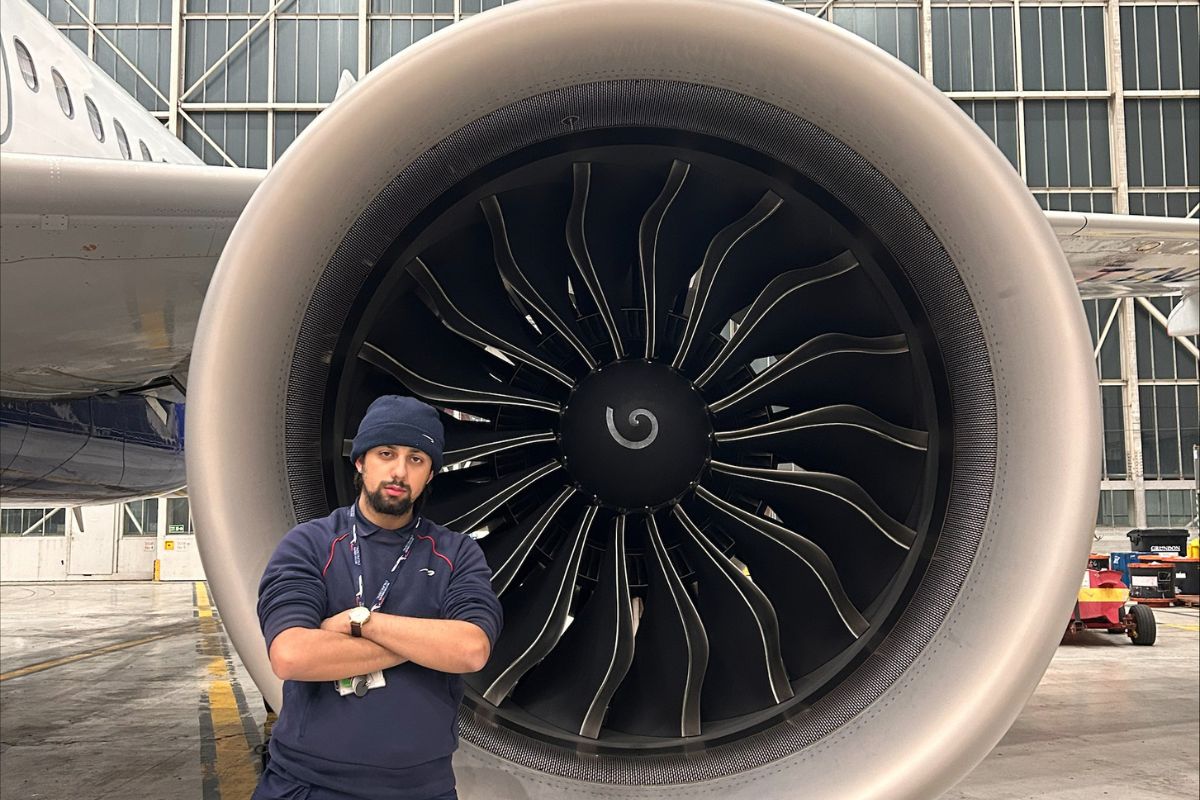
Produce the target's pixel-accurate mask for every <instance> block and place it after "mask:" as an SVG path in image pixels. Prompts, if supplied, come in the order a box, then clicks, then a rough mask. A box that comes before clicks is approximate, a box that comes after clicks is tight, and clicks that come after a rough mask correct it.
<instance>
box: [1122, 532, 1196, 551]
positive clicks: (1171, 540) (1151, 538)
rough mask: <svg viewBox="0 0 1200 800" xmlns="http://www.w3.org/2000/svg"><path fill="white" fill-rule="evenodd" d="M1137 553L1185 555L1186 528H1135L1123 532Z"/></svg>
mask: <svg viewBox="0 0 1200 800" xmlns="http://www.w3.org/2000/svg"><path fill="white" fill-rule="evenodd" d="M1125 535H1126V536H1128V537H1129V544H1130V545H1131V546H1132V547H1133V549H1134V550H1136V551H1137V552H1139V553H1154V554H1155V555H1157V556H1186V555H1187V540H1188V532H1187V528H1136V529H1134V530H1131V531H1130V532H1129V533H1127V534H1125Z"/></svg>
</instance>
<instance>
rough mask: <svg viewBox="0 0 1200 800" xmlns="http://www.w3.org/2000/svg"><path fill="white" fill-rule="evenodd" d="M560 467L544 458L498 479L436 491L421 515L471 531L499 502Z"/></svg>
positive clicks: (492, 511) (491, 512) (489, 514)
mask: <svg viewBox="0 0 1200 800" xmlns="http://www.w3.org/2000/svg"><path fill="white" fill-rule="evenodd" d="M560 468H561V465H560V464H559V463H558V462H557V461H548V462H546V463H545V464H542V465H540V466H535V467H530V468H529V469H526V470H524V471H522V472H516V473H513V474H512V475H508V476H506V477H504V478H501V479H500V480H496V481H489V482H488V483H483V484H479V485H475V486H470V487H467V488H464V489H461V490H459V491H456V492H453V493H451V494H449V495H444V494H443V493H441V492H439V493H438V494H436V495H434V496H433V497H432V498H431V499H430V502H429V505H428V506H427V507H426V509H425V515H426V516H428V517H429V518H430V519H432V520H436V521H437V522H438V523H440V524H442V525H445V526H446V527H447V528H450V529H452V530H456V531H462V532H464V533H465V532H469V531H473V530H475V528H476V527H477V526H478V525H479V524H480V523H481V522H483V521H484V520H486V519H487V518H488V517H489V516H491V515H492V514H494V513H495V512H496V510H497V509H499V508H500V506H502V505H504V504H505V503H507V502H508V501H509V500H511V499H513V498H514V497H516V496H517V495H518V494H520V493H521V492H523V491H525V489H527V488H529V487H530V486H532V485H533V484H534V483H536V482H537V481H538V480H540V479H541V478H543V477H545V476H546V475H549V474H550V473H551V472H554V471H555V470H558V469H560ZM450 474H451V475H453V474H454V473H450ZM439 488H440V487H439Z"/></svg>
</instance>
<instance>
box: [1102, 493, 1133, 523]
mask: <svg viewBox="0 0 1200 800" xmlns="http://www.w3.org/2000/svg"><path fill="white" fill-rule="evenodd" d="M1132 510H1133V492H1132V491H1131V490H1129V489H1105V490H1104V491H1102V492H1100V507H1099V509H1098V510H1097V513H1096V525H1097V527H1102V528H1127V527H1129V526H1131V525H1133V516H1132V514H1131V512H1132Z"/></svg>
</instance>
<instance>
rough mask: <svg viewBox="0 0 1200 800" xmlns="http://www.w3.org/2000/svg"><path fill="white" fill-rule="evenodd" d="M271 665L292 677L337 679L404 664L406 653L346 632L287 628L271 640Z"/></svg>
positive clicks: (322, 679)
mask: <svg viewBox="0 0 1200 800" xmlns="http://www.w3.org/2000/svg"><path fill="white" fill-rule="evenodd" d="M270 656H271V668H272V669H273V670H274V671H275V675H276V676H277V677H279V678H282V679H284V680H292V681H336V680H340V679H342V678H351V677H354V676H355V675H366V674H367V673H370V672H374V671H376V670H383V669H388V668H389V667H394V666H396V665H397V664H403V663H404V662H405V661H407V660H408V659H406V658H405V657H403V656H401V655H399V654H397V653H395V652H392V651H391V650H388V649H387V648H386V647H384V646H382V645H380V644H378V643H376V642H373V641H370V640H369V639H361V638H358V637H354V636H350V635H349V634H345V633H337V632H335V631H329V630H321V629H316V628H288V629H287V630H285V631H283V632H282V633H280V634H279V635H278V636H276V637H275V641H274V642H272V643H271V653H270Z"/></svg>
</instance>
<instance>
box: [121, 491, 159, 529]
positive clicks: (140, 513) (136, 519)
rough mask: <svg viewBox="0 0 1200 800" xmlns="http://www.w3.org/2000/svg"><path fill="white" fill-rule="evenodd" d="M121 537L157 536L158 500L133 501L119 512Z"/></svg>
mask: <svg viewBox="0 0 1200 800" xmlns="http://www.w3.org/2000/svg"><path fill="white" fill-rule="evenodd" d="M121 535H122V536H156V535H158V500H157V499H151V500H134V501H132V502H129V503H126V504H125V505H124V507H123V509H122V512H121Z"/></svg>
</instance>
